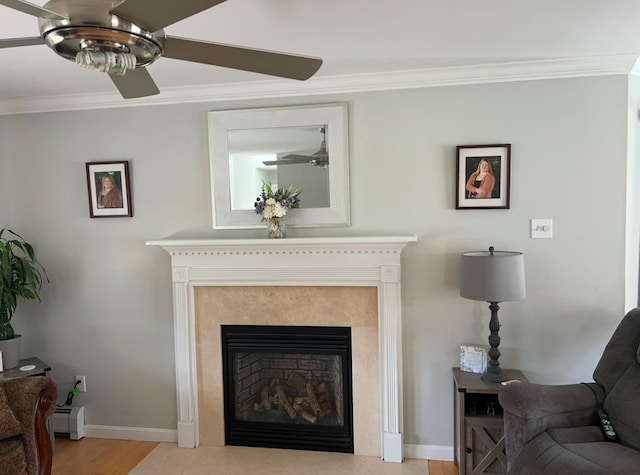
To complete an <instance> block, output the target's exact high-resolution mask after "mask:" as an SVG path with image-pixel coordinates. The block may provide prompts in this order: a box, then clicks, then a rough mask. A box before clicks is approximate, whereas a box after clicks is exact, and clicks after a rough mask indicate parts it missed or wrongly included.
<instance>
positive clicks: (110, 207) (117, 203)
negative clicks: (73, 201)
mask: <svg viewBox="0 0 640 475" xmlns="http://www.w3.org/2000/svg"><path fill="white" fill-rule="evenodd" d="M86 169H87V189H88V192H89V216H90V217H91V218H125V217H129V218H130V217H132V216H133V207H132V206H131V183H130V178H129V162H128V161H127V160H121V161H110V162H87V163H86Z"/></svg>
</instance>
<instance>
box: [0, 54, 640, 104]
mask: <svg viewBox="0 0 640 475" xmlns="http://www.w3.org/2000/svg"><path fill="white" fill-rule="evenodd" d="M637 58H638V55H637V54H631V53H629V54H617V55H604V56H583V57H574V58H551V59H543V60H535V61H511V62H496V63H491V64H473V65H464V66H448V67H440V68H425V69H411V70H404V71H388V72H380V73H361V74H351V75H342V76H317V77H313V78H311V79H309V80H307V81H301V82H298V81H285V80H267V81H251V82H249V81H247V82H238V83H229V84H212V85H208V86H189V87H173V88H170V87H168V88H163V89H162V91H161V93H160V94H159V95H156V96H150V97H145V98H139V99H127V100H124V99H122V97H121V96H120V94H118V93H117V92H108V93H91V94H67V95H58V96H41V97H32V96H30V97H19V98H13V99H6V100H4V101H0V115H13V114H29V113H37V112H58V111H72V110H87V109H110V108H115V107H140V106H150V105H165V104H187V103H196V102H199V103H202V102H220V101H231V100H252V99H269V98H280V97H297V96H316V95H322V94H344V93H354V92H367V91H384V90H392V89H413V88H421V87H438V86H459V85H466V84H485V83H499V82H512V81H531V80H540V79H563V78H574V77H586V76H609V75H628V74H630V73H631V71H632V69H634V65H635V62H636V59H637Z"/></svg>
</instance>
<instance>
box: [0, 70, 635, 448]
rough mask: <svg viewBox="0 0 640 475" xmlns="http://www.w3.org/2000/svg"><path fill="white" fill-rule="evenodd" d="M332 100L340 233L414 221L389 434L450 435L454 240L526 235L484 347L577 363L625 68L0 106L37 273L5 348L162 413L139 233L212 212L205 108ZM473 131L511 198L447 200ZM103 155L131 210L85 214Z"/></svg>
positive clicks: (6, 216)
mask: <svg viewBox="0 0 640 475" xmlns="http://www.w3.org/2000/svg"><path fill="white" fill-rule="evenodd" d="M336 101H348V102H350V147H351V210H352V226H351V228H349V229H348V230H347V232H350V233H353V234H354V235H361V234H365V233H374V234H375V233H385V234H389V233H415V234H417V235H418V242H417V243H413V244H410V245H409V246H408V247H407V248H406V253H405V254H404V270H403V305H404V330H403V333H404V383H405V434H406V437H405V442H406V443H409V444H427V445H443V446H451V445H452V444H453V427H452V417H451V414H452V410H453V408H452V382H451V370H450V368H451V367H452V366H456V365H457V364H458V347H459V345H460V344H461V343H472V342H473V343H484V342H486V337H487V335H488V320H489V311H488V308H487V304H485V303H480V302H472V301H468V300H464V299H462V298H460V297H459V294H458V272H459V254H460V253H461V252H463V251H467V250H477V249H486V248H487V247H488V246H489V245H494V246H496V248H498V249H505V250H520V251H524V253H525V261H526V277H527V292H528V295H527V299H526V300H524V301H520V302H508V303H504V304H503V305H502V306H501V311H500V316H501V322H502V324H503V327H502V329H501V336H502V345H501V351H502V353H503V356H502V358H501V361H502V365H503V366H504V367H516V368H521V369H522V370H524V371H525V373H526V374H527V375H528V376H529V378H530V379H531V380H533V381H537V382H550V383H566V382H575V381H582V380H588V379H590V376H591V373H592V371H593V368H594V366H595V363H596V361H597V359H598V358H599V355H600V353H601V351H602V348H603V345H604V344H605V342H606V340H607V338H608V336H609V335H610V333H611V332H612V330H613V328H614V327H615V326H616V324H617V323H618V321H619V320H620V319H621V317H622V314H623V311H624V275H625V266H624V249H625V183H626V154H627V152H626V149H627V78H626V77H623V76H616V77H601V78H584V79H567V80H555V81H531V82H519V83H506V84H492V85H491V84H489V85H477V86H461V87H443V88H428V89H414V90H404V91H386V92H369V93H360V94H348V95H332V96H322V97H316V96H314V97H312V98H289V99H283V100H277V101H275V100H274V101H250V102H226V103H213V104H195V105H194V104H189V105H182V106H154V107H148V108H130V109H111V110H98V111H86V112H63V113H46V114H33V115H24V116H11V117H2V118H0V131H1V134H2V135H0V137H3V138H4V140H3V143H2V145H1V148H0V158H2V164H1V165H0V166H1V167H2V168H0V170H1V171H2V172H3V173H2V176H1V177H0V185H1V189H2V190H3V191H2V192H0V193H2V194H1V195H0V196H2V197H4V198H5V199H6V198H8V199H9V203H10V206H3V207H2V208H1V209H0V223H8V224H9V225H10V226H11V227H13V228H15V229H16V230H18V231H19V232H21V233H22V234H23V235H24V236H25V237H26V238H27V239H29V240H31V241H32V243H33V244H34V245H35V247H36V250H37V252H38V254H39V256H40V259H41V261H42V262H43V263H44V265H45V266H46V268H47V270H48V272H49V276H50V278H51V284H50V285H47V286H46V287H45V288H44V289H43V293H42V297H43V302H42V304H36V303H33V302H22V303H20V305H19V307H18V314H17V316H16V319H15V323H16V327H17V329H18V330H19V331H21V332H22V333H24V335H25V342H24V344H25V348H24V349H23V356H29V355H39V356H40V357H41V358H43V359H45V360H47V361H48V362H50V363H51V365H52V366H53V368H54V370H53V376H54V378H55V379H56V380H57V381H58V383H59V384H60V387H61V394H62V393H65V394H66V392H67V391H68V390H69V389H70V387H71V385H72V384H73V375H74V374H78V373H80V374H84V375H86V376H87V385H88V388H89V392H88V393H87V394H81V395H79V396H78V397H77V401H78V402H79V403H81V404H84V405H85V406H86V409H87V423H88V424H97V425H113V426H135V427H149V428H164V429H174V428H175V425H176V416H175V413H176V409H175V383H174V377H175V375H174V368H173V336H172V335H173V333H172V332H173V327H172V303H171V278H170V272H169V270H170V269H169V256H168V255H167V254H166V253H165V252H164V251H162V250H160V249H159V248H148V247H145V245H144V242H145V241H146V240H148V239H158V238H162V237H165V236H167V235H170V234H173V233H175V232H178V231H181V230H184V229H207V228H210V227H211V203H210V191H209V181H208V176H209V173H208V143H207V119H206V112H207V111H209V110H213V109H230V108H234V107H243V108H246V107H261V106H268V105H269V106H275V105H288V104H308V103H312V102H336ZM488 143H511V144H512V147H513V148H512V153H513V159H512V160H513V161H512V204H511V209H510V210H459V211H456V210H455V209H454V208H455V202H454V194H455V190H454V175H455V158H454V155H455V146H456V145H472V144H488ZM107 159H111V160H113V159H129V160H131V174H132V183H133V208H134V213H135V215H134V217H133V218H113V219H89V217H88V216H89V210H88V202H87V188H86V178H85V162H87V161H92V160H94V161H95V160H107ZM530 218H553V220H554V238H553V239H551V240H549V239H540V240H532V239H530V238H529V219H530ZM333 232H335V230H331V229H304V230H294V229H289V230H288V233H289V235H290V236H320V235H331V234H332V233H333ZM341 232H342V231H341ZM264 234H265V231H264V230H263V229H258V230H248V231H244V232H241V231H237V232H230V231H218V232H213V231H211V235H212V236H216V237H230V236H242V237H262V236H264Z"/></svg>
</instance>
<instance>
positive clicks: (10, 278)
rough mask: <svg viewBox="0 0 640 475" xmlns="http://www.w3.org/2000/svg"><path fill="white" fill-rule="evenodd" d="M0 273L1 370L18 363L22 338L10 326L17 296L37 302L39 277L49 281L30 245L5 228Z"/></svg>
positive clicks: (0, 235)
mask: <svg viewBox="0 0 640 475" xmlns="http://www.w3.org/2000/svg"><path fill="white" fill-rule="evenodd" d="M0 274H2V278H1V279H0V351H2V363H3V366H4V369H10V368H15V367H16V366H18V362H19V360H20V341H21V335H16V334H15V332H14V331H13V327H12V326H11V318H12V317H13V314H14V313H15V311H16V305H17V303H18V297H22V298H23V299H37V300H38V301H40V295H39V293H38V292H39V291H40V288H41V287H42V278H43V276H44V278H45V279H46V280H47V282H49V279H48V277H47V273H46V271H45V270H44V267H42V265H41V264H40V263H39V262H38V261H37V260H36V257H35V253H34V251H33V247H32V246H31V244H29V243H28V242H26V241H25V240H24V239H23V238H22V236H20V235H19V234H17V233H14V232H13V231H11V230H10V229H7V228H2V229H0Z"/></svg>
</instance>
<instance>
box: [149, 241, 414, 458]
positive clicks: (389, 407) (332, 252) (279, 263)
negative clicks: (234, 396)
mask: <svg viewBox="0 0 640 475" xmlns="http://www.w3.org/2000/svg"><path fill="white" fill-rule="evenodd" d="M416 240H417V238H416V236H415V235H403V236H397V235H396V236H368V237H330V238H287V239H165V240H158V241H149V242H147V245H152V246H160V247H162V248H163V249H165V250H166V251H167V252H168V253H169V254H170V255H171V269H172V281H173V314H174V341H175V363H176V389H177V398H178V446H179V447H186V448H193V447H198V445H199V428H198V427H199V426H198V401H197V397H198V392H197V388H198V381H197V370H196V368H197V366H196V341H195V305H194V287H196V286H369V287H377V288H378V329H379V356H380V382H381V384H380V388H381V394H380V401H381V408H380V414H381V418H380V420H381V421H382V424H381V425H382V427H381V428H380V431H381V457H382V458H383V460H385V461H389V462H401V461H402V331H401V330H402V328H401V314H402V312H401V294H400V280H401V279H400V276H401V272H400V263H401V259H400V254H401V252H402V249H403V248H404V247H405V246H406V245H407V243H409V242H412V241H416Z"/></svg>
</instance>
